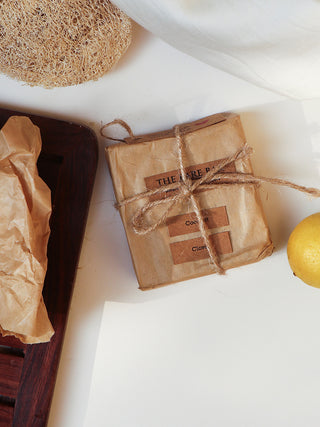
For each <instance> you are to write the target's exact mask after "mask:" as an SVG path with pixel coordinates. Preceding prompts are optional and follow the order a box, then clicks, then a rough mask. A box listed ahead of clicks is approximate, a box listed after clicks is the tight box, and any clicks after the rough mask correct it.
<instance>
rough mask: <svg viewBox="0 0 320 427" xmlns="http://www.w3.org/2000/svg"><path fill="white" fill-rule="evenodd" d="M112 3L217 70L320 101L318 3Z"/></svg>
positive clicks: (214, 0) (126, 0)
mask: <svg viewBox="0 0 320 427" xmlns="http://www.w3.org/2000/svg"><path fill="white" fill-rule="evenodd" d="M113 2H114V3H115V4H116V5H117V6H119V7H120V8H121V9H122V10H123V11H124V12H126V13H127V14H128V15H129V16H130V17H131V18H132V19H133V20H134V21H136V22H137V23H138V24H140V25H141V26H143V27H144V28H146V29H147V30H149V31H151V32H152V33H153V34H155V35H156V36H158V37H160V38H162V39H163V40H164V41H166V42H167V43H169V44H171V45H172V46H174V47H175V48H177V49H180V50H181V51H183V52H185V53H188V54H190V55H192V56H194V57H195V58H198V59H200V60H202V61H204V62H206V63H208V64H210V65H212V66H213V67H216V68H219V69H221V70H224V71H226V72H228V73H231V74H233V75H235V76H238V77H240V78H242V79H245V80H248V81H250V82H252V83H254V84H256V85H259V86H263V87H265V88H268V89H271V90H274V91H276V92H278V93H281V94H283V95H287V96H289V97H293V98H298V99H308V98H316V97H320V1H319V0H268V1H266V0H223V1H221V0H220V1H218V0H113Z"/></svg>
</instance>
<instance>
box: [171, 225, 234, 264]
mask: <svg viewBox="0 0 320 427" xmlns="http://www.w3.org/2000/svg"><path fill="white" fill-rule="evenodd" d="M209 239H210V240H211V241H212V243H213V245H214V247H215V249H216V251H217V253H218V254H220V255H223V254H229V253H232V244H231V240H230V233H229V231H224V232H222V233H216V234H211V235H210V237H209ZM170 249H171V253H172V258H173V263H174V264H175V265H177V264H183V263H185V262H190V261H199V260H201V259H206V258H209V253H208V250H207V247H206V245H205V242H204V239H203V237H199V238H196V239H191V240H183V241H182V242H175V243H170Z"/></svg>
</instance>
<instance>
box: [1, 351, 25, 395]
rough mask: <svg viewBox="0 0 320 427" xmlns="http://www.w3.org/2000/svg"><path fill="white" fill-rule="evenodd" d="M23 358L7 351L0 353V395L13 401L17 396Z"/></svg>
mask: <svg viewBox="0 0 320 427" xmlns="http://www.w3.org/2000/svg"><path fill="white" fill-rule="evenodd" d="M0 350H1V349H0ZM23 361H24V360H23V357H20V356H19V355H16V354H12V353H10V352H9V351H8V352H5V353H0V395H1V396H7V397H11V398H13V399H15V398H16V397H17V394H18V390H19V384H20V377H21V372H22V365H23Z"/></svg>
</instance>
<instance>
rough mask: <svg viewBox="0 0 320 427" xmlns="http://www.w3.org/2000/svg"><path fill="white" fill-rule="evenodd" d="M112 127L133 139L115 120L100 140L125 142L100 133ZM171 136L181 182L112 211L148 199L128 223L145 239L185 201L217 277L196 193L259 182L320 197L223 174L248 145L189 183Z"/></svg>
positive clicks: (318, 193)
mask: <svg viewBox="0 0 320 427" xmlns="http://www.w3.org/2000/svg"><path fill="white" fill-rule="evenodd" d="M112 124H119V125H121V126H123V127H124V128H125V129H126V130H127V132H128V134H129V135H130V137H133V132H132V130H131V128H130V127H129V125H127V123H125V122H124V121H122V120H120V119H116V120H114V121H113V122H111V123H108V124H107V125H104V126H103V127H102V128H101V131H100V133H101V135H102V136H103V137H105V138H108V139H111V140H115V141H122V142H127V141H125V140H120V139H115V138H110V137H109V136H106V135H105V134H104V133H103V130H104V129H105V128H106V127H108V126H110V125H112ZM174 133H175V138H176V143H177V151H178V163H179V172H180V176H181V180H180V182H178V183H172V184H169V185H166V186H165V187H160V188H157V189H154V190H147V191H144V192H141V193H139V194H136V195H134V196H132V197H128V198H126V199H124V200H122V201H121V202H119V203H116V204H115V207H116V208H117V209H120V208H121V207H123V206H127V205H129V204H131V203H134V202H136V201H138V200H143V199H149V200H148V201H147V202H146V203H145V204H144V205H143V206H142V207H141V208H139V209H137V211H136V213H135V214H134V215H133V218H132V221H131V223H132V228H133V230H134V232H135V233H136V234H139V235H145V234H148V233H150V232H152V231H154V230H155V229H157V228H158V227H160V226H161V225H163V224H165V222H166V221H167V219H168V216H169V214H170V212H171V211H172V209H173V208H174V207H175V206H176V205H178V204H183V203H184V202H185V200H190V202H191V204H192V206H193V208H194V211H195V214H196V218H197V220H198V225H199V231H200V234H201V236H202V238H203V239H204V242H205V245H206V248H207V251H208V254H209V259H210V263H211V264H212V266H213V267H214V268H215V270H216V271H217V272H218V273H219V274H224V273H225V270H224V269H223V268H222V266H221V264H220V259H219V256H218V254H217V250H216V247H215V245H214V243H213V241H212V239H210V234H209V233H208V229H207V227H206V225H205V222H204V219H203V217H202V215H201V207H200V204H199V202H198V200H197V198H196V196H195V194H197V193H198V192H199V191H211V190H215V189H217V188H221V187H223V186H230V185H249V184H252V185H260V184H261V183H262V182H266V183H270V184H273V185H279V186H284V187H289V188H292V189H294V190H297V191H300V192H302V193H306V194H310V195H311V196H313V197H320V190H319V189H317V188H310V187H304V186H302V185H297V184H295V183H293V182H290V181H286V180H284V179H279V178H269V177H264V176H255V175H253V174H250V173H243V172H222V170H223V168H225V167H227V166H228V165H230V164H231V163H233V162H235V161H236V160H240V159H245V158H247V157H248V156H249V155H250V154H251V153H252V148H251V147H249V145H248V144H247V143H246V144H244V145H243V146H242V147H241V148H240V149H239V150H238V151H236V152H235V153H234V154H232V155H231V156H229V157H227V158H226V159H222V160H220V161H219V162H218V163H217V164H216V165H215V166H214V167H213V168H212V169H211V170H210V171H209V172H207V173H205V174H204V175H203V176H202V177H201V178H199V179H197V180H195V181H192V179H191V178H189V177H188V175H187V172H186V166H185V164H186V162H185V157H186V156H185V144H184V140H183V137H182V136H181V133H180V128H179V126H175V127H174ZM158 195H160V196H161V195H164V196H165V197H163V198H160V199H156V200H150V198H153V199H154V198H155V197H154V196H158ZM161 205H165V210H164V212H163V214H162V215H161V216H160V217H159V218H158V219H157V220H156V221H154V222H153V223H151V224H150V223H147V214H148V213H150V212H151V211H152V210H153V209H157V208H158V207H159V206H161Z"/></svg>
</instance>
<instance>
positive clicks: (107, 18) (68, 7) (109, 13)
mask: <svg viewBox="0 0 320 427" xmlns="http://www.w3.org/2000/svg"><path fill="white" fill-rule="evenodd" d="M130 42H131V22H130V20H129V18H128V17H127V16H126V15H125V14H124V13H123V12H121V11H120V10H119V9H118V8H117V7H116V6H114V5H113V4H111V3H110V1H108V0H0V72H3V73H5V74H7V75H8V76H10V77H13V78H16V79H19V80H22V81H25V82H27V83H29V84H30V85H40V86H44V87H54V86H69V85H75V84H79V83H83V82H85V81H88V80H96V79H98V78H99V77H101V76H102V75H103V74H105V73H106V72H107V71H109V70H110V68H111V67H112V66H113V65H114V64H115V63H116V62H117V61H118V60H119V58H120V57H121V55H122V54H123V53H124V52H125V51H126V49H127V48H128V46H129V44H130Z"/></svg>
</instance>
